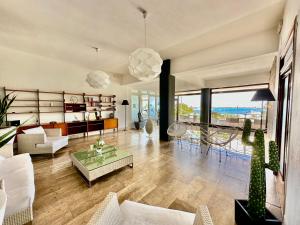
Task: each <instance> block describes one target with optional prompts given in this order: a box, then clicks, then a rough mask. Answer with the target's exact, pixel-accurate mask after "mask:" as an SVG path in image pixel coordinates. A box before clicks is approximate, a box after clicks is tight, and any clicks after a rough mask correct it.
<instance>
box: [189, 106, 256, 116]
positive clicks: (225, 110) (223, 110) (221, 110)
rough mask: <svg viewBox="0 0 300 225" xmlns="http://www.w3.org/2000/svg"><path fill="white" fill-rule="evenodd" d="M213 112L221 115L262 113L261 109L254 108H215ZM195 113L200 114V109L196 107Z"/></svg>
mask: <svg viewBox="0 0 300 225" xmlns="http://www.w3.org/2000/svg"><path fill="white" fill-rule="evenodd" d="M211 110H212V112H215V113H219V114H235V115H237V114H239V115H245V114H259V113H261V108H254V107H241V108H239V107H213V108H212V109H211ZM194 112H196V113H197V114H200V108H199V107H195V108H194Z"/></svg>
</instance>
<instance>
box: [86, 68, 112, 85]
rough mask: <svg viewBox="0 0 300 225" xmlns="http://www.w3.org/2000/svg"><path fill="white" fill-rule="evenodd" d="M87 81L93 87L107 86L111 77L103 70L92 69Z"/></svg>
mask: <svg viewBox="0 0 300 225" xmlns="http://www.w3.org/2000/svg"><path fill="white" fill-rule="evenodd" d="M86 82H87V83H88V84H89V85H90V86H91V87H93V88H96V89H100V88H107V86H108V85H109V84H110V77H109V75H108V74H106V73H105V72H103V71H101V70H96V71H92V72H90V73H88V74H87V76H86Z"/></svg>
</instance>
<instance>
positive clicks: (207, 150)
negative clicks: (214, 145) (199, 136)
mask: <svg viewBox="0 0 300 225" xmlns="http://www.w3.org/2000/svg"><path fill="white" fill-rule="evenodd" d="M210 147H211V144H209V146H208V148H207V151H206V155H208V152H209V150H210Z"/></svg>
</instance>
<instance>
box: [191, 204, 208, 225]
mask: <svg viewBox="0 0 300 225" xmlns="http://www.w3.org/2000/svg"><path fill="white" fill-rule="evenodd" d="M193 225H213V221H212V219H211V216H210V213H209V210H208V208H207V206H206V205H200V206H199V207H198V208H197V212H196V216H195V220H194V223H193Z"/></svg>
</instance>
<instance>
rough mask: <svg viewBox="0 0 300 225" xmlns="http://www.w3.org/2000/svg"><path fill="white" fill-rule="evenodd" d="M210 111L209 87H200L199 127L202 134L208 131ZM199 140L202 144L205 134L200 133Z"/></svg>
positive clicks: (204, 141) (204, 142) (204, 140)
mask: <svg viewBox="0 0 300 225" xmlns="http://www.w3.org/2000/svg"><path fill="white" fill-rule="evenodd" d="M210 111H211V89H210V88H203V89H201V115H200V122H201V124H200V127H201V129H202V132H204V134H207V132H208V127H209V126H208V124H209V123H210ZM201 141H202V143H203V144H206V143H207V140H206V135H201Z"/></svg>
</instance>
